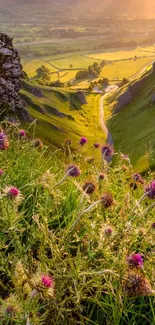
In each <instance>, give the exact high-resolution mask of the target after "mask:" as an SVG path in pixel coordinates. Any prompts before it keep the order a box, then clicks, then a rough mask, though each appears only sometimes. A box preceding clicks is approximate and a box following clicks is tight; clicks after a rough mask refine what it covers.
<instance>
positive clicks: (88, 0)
mask: <svg viewBox="0 0 155 325" xmlns="http://www.w3.org/2000/svg"><path fill="white" fill-rule="evenodd" d="M14 5H18V6H19V8H18V9H20V5H24V6H29V5H36V6H39V5H43V6H44V9H46V6H48V5H54V6H55V5H57V6H60V5H64V6H67V5H70V6H73V7H74V6H75V5H77V6H79V7H83V8H87V9H88V10H91V11H94V12H95V13H98V14H101V15H103V14H106V15H110V16H114V15H115V16H116V15H118V16H122V15H123V16H140V15H142V16H147V15H151V16H155V2H154V0H143V1H141V0H119V1H115V0H97V1H95V2H94V1H93V0H84V1H82V0H57V1H56V0H27V1H25V0H6V1H5V0H0V7H2V6H3V7H4V8H8V7H9V6H11V7H12V6H14Z"/></svg>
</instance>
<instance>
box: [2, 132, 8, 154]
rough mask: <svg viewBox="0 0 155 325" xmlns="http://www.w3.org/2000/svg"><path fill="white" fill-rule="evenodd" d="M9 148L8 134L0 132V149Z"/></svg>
mask: <svg viewBox="0 0 155 325" xmlns="http://www.w3.org/2000/svg"><path fill="white" fill-rule="evenodd" d="M8 148H9V141H8V138H7V136H6V134H5V133H4V132H3V131H2V132H1V133H0V150H6V149H8Z"/></svg>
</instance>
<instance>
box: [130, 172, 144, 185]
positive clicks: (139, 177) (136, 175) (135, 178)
mask: <svg viewBox="0 0 155 325" xmlns="http://www.w3.org/2000/svg"><path fill="white" fill-rule="evenodd" d="M133 179H134V181H136V182H139V183H141V184H143V183H144V180H143V178H142V176H141V175H140V174H138V173H136V174H134V175H133Z"/></svg>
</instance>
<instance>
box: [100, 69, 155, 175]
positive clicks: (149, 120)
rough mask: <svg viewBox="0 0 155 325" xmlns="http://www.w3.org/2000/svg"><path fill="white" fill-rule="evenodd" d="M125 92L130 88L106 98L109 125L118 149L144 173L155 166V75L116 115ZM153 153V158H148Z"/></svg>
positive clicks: (144, 80)
mask: <svg viewBox="0 0 155 325" xmlns="http://www.w3.org/2000/svg"><path fill="white" fill-rule="evenodd" d="M143 78H144V77H143ZM132 84H133V83H132ZM126 89H127V86H125V87H124V88H122V89H119V90H118V91H117V92H116V93H115V94H113V95H110V96H109V97H107V99H106V101H105V108H106V118H107V125H108V128H109V129H110V132H111V133H112V136H113V140H114V144H115V147H116V149H117V150H120V151H122V152H123V153H126V154H129V155H130V158H131V161H132V163H134V164H135V165H136V166H137V168H139V169H140V170H145V169H146V168H148V166H151V167H154V166H155V159H154V153H155V105H154V104H152V103H151V98H152V95H153V94H154V92H155V75H154V74H153V73H152V74H149V75H148V76H147V77H145V79H143V84H142V86H141V87H140V89H139V90H138V91H137V93H136V95H135V96H134V99H133V100H132V101H131V102H130V103H129V104H128V105H126V107H125V108H123V109H122V110H121V111H120V112H119V113H117V114H113V113H114V107H115V104H116V103H117V101H118V97H119V96H120V94H121V93H123V92H125V91H126ZM150 150H151V156H148V153H149V151H150Z"/></svg>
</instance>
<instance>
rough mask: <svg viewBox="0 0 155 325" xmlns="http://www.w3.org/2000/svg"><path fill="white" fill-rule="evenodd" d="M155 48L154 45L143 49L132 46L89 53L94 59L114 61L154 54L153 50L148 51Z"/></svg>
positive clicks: (89, 56)
mask: <svg viewBox="0 0 155 325" xmlns="http://www.w3.org/2000/svg"><path fill="white" fill-rule="evenodd" d="M151 50H153V48H152V47H146V48H143V49H142V50H141V49H139V48H136V49H135V48H134V49H133V48H132V49H128V50H117V49H113V50H108V51H105V52H102V53H94V54H89V55H87V57H88V58H92V59H98V60H108V61H114V60H123V59H129V58H133V57H134V56H138V57H139V56H140V57H141V56H146V55H147V56H152V55H153V53H152V52H147V51H151Z"/></svg>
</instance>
